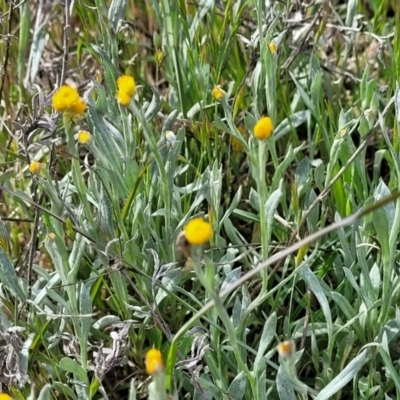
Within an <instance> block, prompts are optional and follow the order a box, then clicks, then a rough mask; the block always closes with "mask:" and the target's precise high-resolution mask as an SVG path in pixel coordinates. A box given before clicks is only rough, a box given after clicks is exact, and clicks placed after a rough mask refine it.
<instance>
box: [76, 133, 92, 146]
mask: <svg viewBox="0 0 400 400" xmlns="http://www.w3.org/2000/svg"><path fill="white" fill-rule="evenodd" d="M91 140H92V135H91V134H90V133H89V132H88V131H79V132H78V142H79V143H80V144H88V143H90V142H91Z"/></svg>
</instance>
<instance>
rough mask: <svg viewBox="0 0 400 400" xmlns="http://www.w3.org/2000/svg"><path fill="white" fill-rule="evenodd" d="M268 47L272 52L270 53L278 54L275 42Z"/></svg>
mask: <svg viewBox="0 0 400 400" xmlns="http://www.w3.org/2000/svg"><path fill="white" fill-rule="evenodd" d="M268 47H269V50H270V52H271V53H272V54H275V53H276V44H275V43H274V42H271V43H270V44H269V45H268Z"/></svg>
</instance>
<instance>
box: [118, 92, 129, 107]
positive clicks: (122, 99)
mask: <svg viewBox="0 0 400 400" xmlns="http://www.w3.org/2000/svg"><path fill="white" fill-rule="evenodd" d="M115 97H116V98H117V100H118V103H119V104H121V106H124V107H128V106H129V104H131V99H132V97H131V96H129V95H128V94H126V93H124V92H119V91H118V92H117V95H116V96H115Z"/></svg>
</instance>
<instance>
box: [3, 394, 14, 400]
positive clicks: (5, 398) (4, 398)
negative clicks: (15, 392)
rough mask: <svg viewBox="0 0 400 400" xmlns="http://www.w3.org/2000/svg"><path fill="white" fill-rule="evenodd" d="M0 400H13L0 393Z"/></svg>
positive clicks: (7, 395)
mask: <svg viewBox="0 0 400 400" xmlns="http://www.w3.org/2000/svg"><path fill="white" fill-rule="evenodd" d="M0 400H13V398H12V397H11V396H10V395H9V394H7V393H0Z"/></svg>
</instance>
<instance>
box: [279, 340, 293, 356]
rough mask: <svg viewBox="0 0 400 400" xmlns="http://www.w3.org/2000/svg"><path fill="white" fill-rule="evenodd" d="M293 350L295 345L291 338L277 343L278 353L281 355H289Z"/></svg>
mask: <svg viewBox="0 0 400 400" xmlns="http://www.w3.org/2000/svg"><path fill="white" fill-rule="evenodd" d="M294 351H295V345H294V343H293V341H292V340H285V341H284V342H281V343H279V344H278V353H279V355H280V356H281V357H284V358H286V357H289V356H290V355H291V354H293V353H294Z"/></svg>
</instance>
